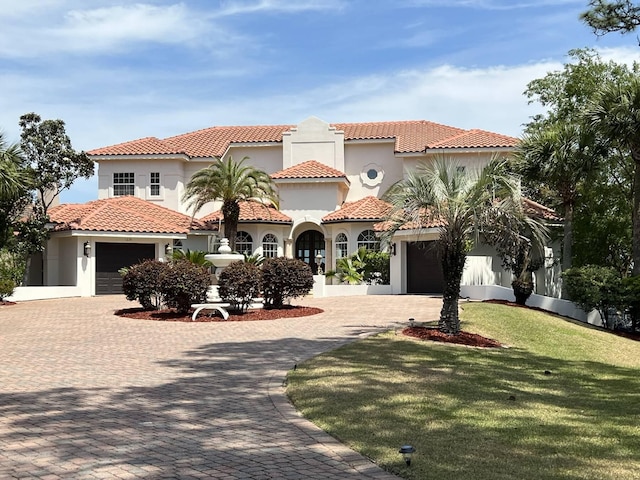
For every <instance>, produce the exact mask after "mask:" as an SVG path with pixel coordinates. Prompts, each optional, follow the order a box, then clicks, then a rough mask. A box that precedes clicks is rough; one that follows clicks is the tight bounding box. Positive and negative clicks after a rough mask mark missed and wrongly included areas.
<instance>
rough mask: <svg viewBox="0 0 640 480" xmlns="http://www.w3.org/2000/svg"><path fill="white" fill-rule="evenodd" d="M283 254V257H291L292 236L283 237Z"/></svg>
mask: <svg viewBox="0 0 640 480" xmlns="http://www.w3.org/2000/svg"><path fill="white" fill-rule="evenodd" d="M284 256H285V258H293V238H285V240H284Z"/></svg>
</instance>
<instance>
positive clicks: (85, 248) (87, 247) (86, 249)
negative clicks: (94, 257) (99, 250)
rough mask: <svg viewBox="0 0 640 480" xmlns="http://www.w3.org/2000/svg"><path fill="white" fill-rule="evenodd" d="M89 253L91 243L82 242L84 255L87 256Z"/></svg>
mask: <svg viewBox="0 0 640 480" xmlns="http://www.w3.org/2000/svg"><path fill="white" fill-rule="evenodd" d="M90 255H91V243H90V242H84V256H85V257H88V256H90Z"/></svg>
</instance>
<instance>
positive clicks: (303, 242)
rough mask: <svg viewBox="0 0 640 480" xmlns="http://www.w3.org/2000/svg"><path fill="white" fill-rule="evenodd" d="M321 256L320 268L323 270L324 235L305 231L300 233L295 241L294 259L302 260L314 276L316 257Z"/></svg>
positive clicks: (316, 270)
mask: <svg viewBox="0 0 640 480" xmlns="http://www.w3.org/2000/svg"><path fill="white" fill-rule="evenodd" d="M318 254H320V255H322V263H321V264H320V266H321V267H322V269H323V270H324V268H325V265H324V262H325V258H326V257H325V251H324V235H323V234H322V233H321V232H318V231H316V230H307V231H305V232H302V233H301V234H300V235H299V236H298V239H297V240H296V252H295V255H296V258H297V259H298V260H302V261H303V262H305V263H306V264H308V265H309V266H310V267H311V271H312V272H313V274H314V275H316V274H317V273H318V265H317V264H316V255H318Z"/></svg>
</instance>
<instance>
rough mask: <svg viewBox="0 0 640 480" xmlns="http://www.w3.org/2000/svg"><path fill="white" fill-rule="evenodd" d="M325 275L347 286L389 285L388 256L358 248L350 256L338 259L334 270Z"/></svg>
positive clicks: (383, 253) (384, 253)
mask: <svg viewBox="0 0 640 480" xmlns="http://www.w3.org/2000/svg"><path fill="white" fill-rule="evenodd" d="M326 275H327V277H335V278H337V279H338V280H339V281H340V282H341V283H348V284H349V285H361V284H363V283H365V284H367V285H389V282H390V279H391V275H390V268H389V254H388V253H387V252H380V251H377V250H368V249H366V248H365V247H360V248H359V249H358V251H357V252H355V253H352V254H351V256H349V257H346V258H338V259H337V260H336V269H335V270H329V271H327V272H326Z"/></svg>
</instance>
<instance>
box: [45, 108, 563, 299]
mask: <svg viewBox="0 0 640 480" xmlns="http://www.w3.org/2000/svg"><path fill="white" fill-rule="evenodd" d="M517 142H518V140H517V139H516V138H513V137H509V136H506V135H500V134H497V133H492V132H487V131H484V130H476V129H474V130H465V129H461V128H455V127H450V126H446V125H440V124H437V123H433V122H429V121H424V120H419V121H397V122H372V123H327V122H325V121H323V120H320V119H318V118H315V117H310V118H308V119H306V120H304V121H302V122H301V123H299V124H298V125H261V126H223V127H211V128H206V129H203V130H198V131H195V132H190V133H185V134H182V135H177V136H174V137H170V138H165V139H158V138H155V137H148V138H142V139H138V140H133V141H129V142H125V143H121V144H117V145H112V146H108V147H104V148H98V149H95V150H92V151H90V152H88V153H89V155H90V156H91V157H92V158H93V159H94V160H95V161H96V162H97V164H98V188H99V191H98V200H95V201H92V202H88V203H86V204H82V205H76V204H65V205H59V206H56V207H54V208H53V209H51V212H50V217H51V221H52V228H53V230H52V236H51V240H50V241H49V244H48V246H47V250H46V252H45V256H44V261H43V265H44V268H43V273H42V275H43V278H44V282H43V283H44V284H45V285H49V286H57V287H64V288H68V289H74V291H75V293H76V294H78V295H83V296H86V295H100V294H107V293H113V292H117V291H119V288H120V283H119V282H120V278H119V275H118V273H117V270H118V269H119V268H120V267H122V266H125V265H130V264H131V263H134V262H136V261H138V260H140V259H143V258H163V257H164V256H165V255H167V254H168V253H170V251H171V250H172V249H175V248H184V249H186V248H189V249H192V250H194V249H195V250H208V251H213V250H215V249H216V245H217V242H218V241H219V237H220V235H219V232H220V230H221V227H222V225H221V214H220V211H219V208H220V205H219V204H215V203H211V204H209V205H207V206H206V207H205V208H204V209H202V210H201V211H199V212H197V215H196V216H195V217H193V213H194V212H191V211H189V210H188V209H187V207H186V205H185V204H184V203H183V202H182V195H183V192H184V189H185V185H186V184H187V182H188V181H189V179H190V178H191V176H192V175H193V174H194V173H195V172H196V171H198V170H200V169H202V168H204V167H207V166H208V165H210V164H211V163H212V162H213V161H215V160H217V159H226V158H227V157H229V156H232V157H233V158H234V159H236V160H240V159H242V158H244V157H248V158H249V160H248V161H247V162H248V163H249V164H251V165H254V166H256V167H258V168H260V169H262V170H264V171H266V172H267V173H269V174H270V176H271V177H272V179H273V180H274V182H275V183H276V185H277V187H278V190H279V194H280V209H279V210H275V209H274V208H267V207H265V206H257V205H254V204H243V205H242V206H241V215H240V223H239V225H238V237H237V247H236V248H237V250H239V251H243V252H247V253H258V254H261V255H263V256H265V257H271V256H282V255H284V256H287V257H295V258H300V259H302V260H304V261H305V262H307V263H309V264H310V265H311V266H312V268H313V269H314V271H315V270H316V262H317V260H316V258H319V257H318V256H320V257H321V262H322V264H324V265H323V266H324V267H325V268H326V269H328V268H333V267H334V266H335V261H336V259H337V258H340V257H343V256H347V255H348V254H351V253H352V252H354V251H355V250H357V248H358V247H359V246H367V247H371V248H376V247H377V246H378V238H377V237H376V232H375V231H374V230H375V229H374V225H375V224H376V223H378V222H379V221H380V220H381V218H383V216H384V214H385V213H386V211H387V209H388V205H387V204H386V203H385V202H383V201H382V200H381V197H382V195H383V194H384V192H385V191H386V190H387V189H388V188H389V187H390V186H391V185H392V184H393V183H394V182H396V181H397V180H400V179H402V178H403V175H404V174H405V172H407V171H409V170H411V169H413V168H415V167H416V166H417V165H418V164H419V163H421V162H429V161H432V160H433V159H434V158H435V157H436V156H442V155H444V156H446V157H450V158H454V159H456V161H457V162H459V164H460V165H462V166H464V167H465V168H470V169H471V168H477V167H481V166H483V165H485V164H486V163H487V162H488V161H489V160H490V158H491V157H492V156H493V155H494V154H496V153H504V154H509V153H510V152H513V150H514V148H515V147H516V145H517ZM527 208H529V209H531V210H532V211H535V212H536V213H537V214H538V215H541V216H543V217H546V218H549V219H557V217H555V214H554V213H553V212H552V211H551V210H549V209H547V208H545V207H543V206H541V205H538V204H536V203H534V202H527ZM437 234H438V232H437V228H433V229H429V230H427V231H426V232H425V231H423V232H421V234H420V235H418V234H417V232H416V231H413V230H403V231H399V232H398V233H397V234H396V235H395V237H394V239H393V242H392V246H391V253H392V257H391V284H390V285H389V286H386V287H381V289H379V290H378V291H377V292H378V293H394V294H399V293H438V292H441V291H442V277H441V274H440V268H439V265H438V261H437V258H436V254H435V251H434V250H433V249H430V248H424V247H426V246H427V247H428V245H429V242H431V241H433V240H434V239H435V238H437ZM549 254H550V255H551V251H549ZM543 270H544V269H543ZM538 277H539V278H538V280H539V281H538V282H537V286H536V289H537V292H538V293H542V294H553V293H554V292H553V291H552V290H553V278H552V277H553V275H551V276H549V275H547V272H546V271H544V272H541V274H540V275H538ZM548 277H549V278H551V280H549V279H548ZM510 281H511V276H510V274H508V273H505V272H504V271H503V270H502V268H501V266H500V261H499V260H497V259H496V258H495V256H494V255H493V252H492V251H491V249H490V248H488V247H486V246H478V247H477V248H476V249H475V250H474V251H473V252H471V255H470V257H469V261H468V263H467V270H466V271H465V276H464V279H463V283H467V284H497V285H509V284H510ZM323 283H330V282H323ZM328 287H330V286H328ZM323 292H324V293H323ZM372 292H373V290H370V293H372ZM318 293H319V294H326V291H324V290H322V289H321V290H320V291H319V292H318ZM335 294H337V293H335Z"/></svg>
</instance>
